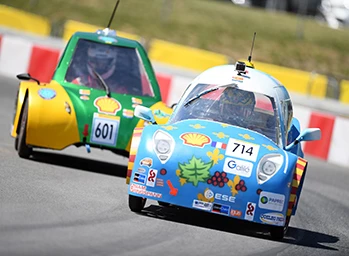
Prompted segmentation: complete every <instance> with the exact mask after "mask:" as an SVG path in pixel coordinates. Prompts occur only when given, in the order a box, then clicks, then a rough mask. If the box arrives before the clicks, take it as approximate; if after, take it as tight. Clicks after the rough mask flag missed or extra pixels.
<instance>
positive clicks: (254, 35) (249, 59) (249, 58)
mask: <svg viewBox="0 0 349 256" xmlns="http://www.w3.org/2000/svg"><path fill="white" fill-rule="evenodd" d="M256 34H257V33H256V32H254V34H253V40H252V47H251V52H250V56H248V62H251V60H252V51H253V47H254V40H255V38H256Z"/></svg>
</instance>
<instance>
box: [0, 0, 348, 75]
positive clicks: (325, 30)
mask: <svg viewBox="0 0 349 256" xmlns="http://www.w3.org/2000/svg"><path fill="white" fill-rule="evenodd" d="M0 3H1V4H5V5H8V6H12V7H15V8H19V9H22V10H25V11H29V12H32V13H35V14H38V15H41V16H44V17H47V18H49V19H50V21H51V23H52V26H53V29H52V35H53V36H62V33H63V25H64V22H65V21H66V20H68V19H72V20H76V21H80V22H85V23H89V24H93V25H97V26H101V27H102V28H103V27H105V26H106V25H107V24H108V21H109V17H110V15H111V13H112V10H113V8H114V5H115V0H84V1H77V0H76V1H74V0H50V1H47V0H1V1H0ZM111 28H113V29H116V30H120V31H124V32H129V33H134V34H137V35H139V36H142V37H143V38H145V39H148V40H149V39H152V38H157V39H163V40H167V41H170V42H174V43H178V44H182V45H187V46H192V47H196V48H201V49H205V50H209V51H213V52H217V53H221V54H225V55H227V56H230V57H231V58H233V59H241V58H247V56H248V55H249V52H250V48H251V42H252V37H253V33H254V32H255V31H256V32H257V38H256V43H255V48H254V52H253V59H254V60H256V61H261V62H265V63H271V64H275V65H280V66H286V67H292V68H296V69H303V70H306V71H316V72H319V73H323V74H331V75H333V76H335V77H338V78H343V77H345V78H348V77H349V43H348V42H349V29H341V30H336V29H331V28H329V27H327V26H325V25H321V24H319V23H317V22H316V21H315V20H314V19H313V18H311V17H307V16H300V15H297V14H290V13H285V12H275V11H274V12H272V11H266V10H265V9H260V8H245V7H241V6H237V5H234V4H232V3H231V1H216V0H151V1H150V0H121V2H120V5H119V8H118V10H117V12H116V15H115V18H114V21H113V23H112V26H111Z"/></svg>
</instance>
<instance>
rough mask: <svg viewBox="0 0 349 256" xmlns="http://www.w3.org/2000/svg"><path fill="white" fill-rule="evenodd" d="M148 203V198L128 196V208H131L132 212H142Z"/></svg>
mask: <svg viewBox="0 0 349 256" xmlns="http://www.w3.org/2000/svg"><path fill="white" fill-rule="evenodd" d="M146 201H147V199H146V198H142V197H138V196H133V195H128V207H130V210H131V211H133V212H141V211H142V210H143V208H144V205H145V203H146Z"/></svg>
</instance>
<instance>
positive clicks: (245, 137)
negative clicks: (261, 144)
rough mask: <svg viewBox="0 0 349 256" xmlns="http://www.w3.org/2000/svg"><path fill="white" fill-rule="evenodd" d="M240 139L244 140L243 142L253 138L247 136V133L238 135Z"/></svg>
mask: <svg viewBox="0 0 349 256" xmlns="http://www.w3.org/2000/svg"><path fill="white" fill-rule="evenodd" d="M239 136H240V137H242V138H244V139H245V140H254V138H253V137H251V136H250V135H248V134H247V133H245V134H239Z"/></svg>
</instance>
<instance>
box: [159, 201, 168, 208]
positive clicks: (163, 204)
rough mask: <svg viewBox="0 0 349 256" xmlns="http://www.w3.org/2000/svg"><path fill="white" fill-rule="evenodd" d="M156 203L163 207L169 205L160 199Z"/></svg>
mask: <svg viewBox="0 0 349 256" xmlns="http://www.w3.org/2000/svg"><path fill="white" fill-rule="evenodd" d="M158 204H159V205H161V206H165V207H169V206H170V204H169V203H165V202H161V201H158Z"/></svg>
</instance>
